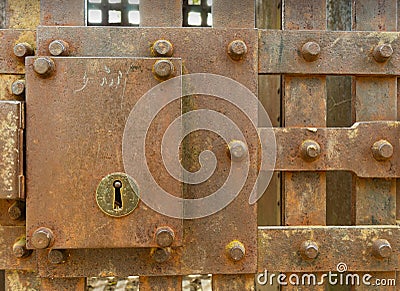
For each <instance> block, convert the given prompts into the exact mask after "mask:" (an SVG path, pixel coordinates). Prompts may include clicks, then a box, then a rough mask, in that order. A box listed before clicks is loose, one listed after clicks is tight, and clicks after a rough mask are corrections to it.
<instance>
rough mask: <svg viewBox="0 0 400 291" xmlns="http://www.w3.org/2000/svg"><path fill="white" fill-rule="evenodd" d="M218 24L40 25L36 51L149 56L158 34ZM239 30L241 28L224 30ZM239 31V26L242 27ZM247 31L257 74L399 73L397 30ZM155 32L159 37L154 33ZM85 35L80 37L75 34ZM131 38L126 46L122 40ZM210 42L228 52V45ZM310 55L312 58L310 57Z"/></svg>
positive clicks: (178, 51)
mask: <svg viewBox="0 0 400 291" xmlns="http://www.w3.org/2000/svg"><path fill="white" fill-rule="evenodd" d="M226 30H227V29H218V28H213V29H210V28H203V29H201V28H195V30H193V28H188V27H184V28H163V30H162V31H159V32H158V33H154V32H155V31H154V29H153V30H151V29H150V30H149V29H148V28H135V29H134V30H132V29H131V28H123V27H121V28H119V27H80V26H75V27H46V26H42V27H39V28H38V47H39V52H38V54H39V55H48V51H47V46H48V44H49V42H51V41H52V40H54V39H63V40H65V41H67V42H69V44H70V47H71V52H70V56H135V57H146V56H151V54H150V50H149V43H151V42H153V41H155V40H156V39H157V38H164V39H169V40H171V41H173V40H174V39H175V38H176V36H177V35H179V36H181V35H185V36H186V37H189V38H190V37H194V38H198V37H199V35H202V34H204V35H208V34H210V32H211V31H214V33H217V34H219V33H224V31H226ZM228 30H229V31H240V30H239V29H228ZM242 31H243V30H242ZM247 31H248V32H247V33H248V34H253V33H257V32H258V38H259V43H258V58H259V64H258V71H259V73H260V74H300V75H308V74H312V75H394V76H396V75H400V40H399V36H400V33H398V32H357V31H352V32H350V31H346V32H342V31H328V32H327V31H289V30H287V31H283V30H257V29H248V30H247ZM110 35H112V36H113V42H112V44H113V45H112V46H109V45H104V44H105V42H104V39H108V38H109V36H110ZM157 35H158V36H157ZM77 36H83V37H77ZM128 39H132V40H141V41H140V42H136V41H133V42H132V44H130V45H126V40H128ZM307 42H315V43H317V44H318V45H319V47H320V53H319V54H318V55H317V56H316V59H315V60H313V58H312V57H311V58H310V57H309V56H308V57H306V58H308V59H309V60H308V61H307V60H306V59H305V57H303V54H302V47H303V45H304V44H305V43H307ZM383 44H387V45H391V47H392V50H393V54H392V55H391V57H390V58H389V59H388V60H387V61H383V62H382V61H381V62H378V61H376V60H375V58H374V49H375V48H376V47H377V46H379V45H383ZM173 45H174V47H175V54H174V56H176V57H183V56H184V55H186V54H187V53H186V52H185V51H186V50H191V49H192V48H191V47H188V46H181V44H180V43H179V44H175V43H173ZM218 45H219V44H218V43H214V45H213V47H214V48H215V49H216V50H218V49H221V50H223V51H226V47H218ZM310 59H311V60H310Z"/></svg>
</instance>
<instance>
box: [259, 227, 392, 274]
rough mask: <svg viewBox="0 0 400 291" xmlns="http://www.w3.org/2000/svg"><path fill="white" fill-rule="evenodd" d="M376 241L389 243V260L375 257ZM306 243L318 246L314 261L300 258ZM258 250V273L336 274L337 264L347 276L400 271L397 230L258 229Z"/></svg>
mask: <svg viewBox="0 0 400 291" xmlns="http://www.w3.org/2000/svg"><path fill="white" fill-rule="evenodd" d="M377 239H386V240H387V241H389V242H390V245H391V247H392V254H391V255H390V258H389V259H378V258H376V257H375V256H374V252H373V244H374V241H375V240H377ZM308 240H312V241H314V242H315V243H316V244H317V245H318V250H319V254H318V256H317V257H316V258H315V259H314V260H306V259H304V258H303V257H302V255H301V245H302V244H303V243H304V242H305V241H308ZM258 246H259V253H258V256H259V257H258V269H259V271H260V272H263V271H264V270H268V271H270V272H275V271H276V272H315V271H322V272H323V271H336V270H337V269H336V267H337V265H338V264H339V263H345V264H346V265H347V267H348V271H349V272H355V271H388V270H399V268H400V263H399V260H400V228H399V227H396V226H379V227H374V226H365V227H358V226H357V227H354V226H347V227H344V226H340V227H333V226H332V227H322V226H321V227H318V226H307V227H271V228H260V229H259V232H258ZM332 246H334V247H332Z"/></svg>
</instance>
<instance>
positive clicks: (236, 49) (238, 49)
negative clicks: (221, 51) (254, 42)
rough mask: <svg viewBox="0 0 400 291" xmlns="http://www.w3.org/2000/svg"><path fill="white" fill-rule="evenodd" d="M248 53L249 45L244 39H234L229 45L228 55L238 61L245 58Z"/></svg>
mask: <svg viewBox="0 0 400 291" xmlns="http://www.w3.org/2000/svg"><path fill="white" fill-rule="evenodd" d="M246 53H247V45H246V43H245V42H244V41H243V40H240V39H238V40H234V41H232V42H231V43H230V44H229V45H228V55H229V56H230V57H231V59H232V60H235V61H238V60H241V59H243V57H244V56H245V55H246Z"/></svg>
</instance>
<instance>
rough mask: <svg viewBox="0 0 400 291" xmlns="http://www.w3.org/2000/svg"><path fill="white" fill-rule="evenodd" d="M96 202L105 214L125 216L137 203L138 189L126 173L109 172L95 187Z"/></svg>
mask: <svg viewBox="0 0 400 291" xmlns="http://www.w3.org/2000/svg"><path fill="white" fill-rule="evenodd" d="M96 202H97V205H98V206H99V207H100V209H101V210H102V211H103V212H104V213H105V214H107V215H110V216H113V217H122V216H126V215H128V214H130V213H132V211H133V210H135V208H136V207H137V205H138V203H139V189H138V187H137V185H136V183H135V181H133V179H132V178H131V177H129V176H128V175H126V174H124V173H113V174H109V175H107V176H106V177H104V178H103V179H102V180H101V181H100V183H99V186H98V187H97V190H96Z"/></svg>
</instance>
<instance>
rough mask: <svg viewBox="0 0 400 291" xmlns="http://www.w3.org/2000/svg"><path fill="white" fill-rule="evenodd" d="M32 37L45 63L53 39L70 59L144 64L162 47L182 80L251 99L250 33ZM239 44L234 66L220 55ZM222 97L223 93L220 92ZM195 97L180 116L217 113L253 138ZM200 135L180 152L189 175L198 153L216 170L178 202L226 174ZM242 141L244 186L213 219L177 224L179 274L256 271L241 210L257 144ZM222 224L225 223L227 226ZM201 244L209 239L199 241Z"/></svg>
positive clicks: (234, 111)
mask: <svg viewBox="0 0 400 291" xmlns="http://www.w3.org/2000/svg"><path fill="white" fill-rule="evenodd" d="M38 30H39V33H38V35H39V37H38V46H39V47H40V48H39V54H40V55H49V51H48V45H49V43H50V42H51V41H53V40H54V39H62V40H64V41H66V42H68V43H69V45H70V56H115V57H118V56H136V57H146V56H151V49H150V48H151V45H152V44H153V43H154V42H155V41H156V40H159V39H166V40H168V41H170V42H171V43H172V45H173V47H174V54H173V56H174V57H179V58H182V62H183V64H184V71H185V73H199V72H200V73H213V74H220V75H224V76H227V77H230V78H232V79H234V80H236V81H238V82H240V83H241V84H243V85H244V86H246V87H247V88H248V89H249V90H250V91H251V92H253V93H254V94H257V45H258V39H257V32H256V30H254V29H209V28H195V29H193V28H137V29H136V28H135V29H131V28H118V27H107V28H105V27H39V28H38ZM239 39H240V40H243V41H244V42H245V43H246V46H247V54H246V56H245V57H244V59H243V60H240V61H234V60H232V59H231V58H230V57H229V55H228V54H227V47H228V45H229V43H230V42H232V41H233V40H239ZM127 40H132V41H127ZM210 47H213V49H210ZM230 89H231V88H226V90H227V92H229V90H230ZM203 97H204V96H197V97H194V98H191V100H190V101H189V102H187V104H186V105H185V106H187V108H185V109H184V110H193V109H202V108H208V109H212V110H216V111H218V112H222V113H223V114H225V115H227V116H228V118H230V119H232V120H234V121H236V122H235V123H236V124H237V125H238V126H239V128H240V129H241V131H242V132H244V135H245V136H246V137H249V136H253V137H254V135H252V134H251V132H250V131H249V126H248V125H249V124H248V123H247V122H248V120H247V119H246V117H243V115H241V112H240V109H238V108H236V107H235V106H233V105H232V104H229V103H228V102H221V101H220V100H219V99H218V98H214V97H207V98H205V97H204V98H203ZM247 105H248V106H249V107H251V108H252V109H254V114H255V116H257V104H255V103H254V104H253V103H252V102H251V101H250V100H249V101H248V102H247ZM203 133H204V135H203ZM203 133H200V134H199V135H197V136H195V135H192V136H191V137H190V141H189V142H188V148H187V151H186V154H191V155H192V156H189V157H187V156H186V157H187V158H188V160H189V161H188V164H189V168H190V167H191V169H192V170H197V169H198V155H197V156H196V153H197V154H198V153H199V152H201V151H202V150H212V151H213V153H214V154H215V156H216V157H217V158H218V161H219V162H220V161H221V162H220V163H219V164H218V165H219V166H218V169H217V171H216V172H215V173H214V174H213V176H212V179H210V180H209V181H207V183H201V184H199V185H193V186H188V187H186V188H185V192H184V195H185V196H184V197H185V198H190V199H194V198H199V197H204V196H207V195H209V194H210V193H212V192H213V191H215V189H218V188H219V187H220V186H221V185H222V183H223V181H225V177H226V173H227V171H228V172H229V166H230V160H229V158H228V156H227V154H226V150H227V147H226V144H225V143H224V141H223V140H222V139H218V138H217V137H216V136H215V135H208V133H207V132H203ZM246 141H247V142H248V144H251V146H249V150H250V152H249V154H250V157H251V160H252V161H251V169H250V171H249V179H248V181H249V183H248V184H247V185H245V186H244V188H243V190H242V191H241V193H240V194H239V195H238V196H237V197H236V199H235V200H234V201H233V202H232V203H231V204H230V205H228V206H227V207H226V208H224V209H222V210H221V211H220V212H218V213H216V214H214V215H212V216H210V217H206V218H202V219H196V220H187V221H185V222H184V228H185V231H186V232H185V241H184V243H183V245H184V250H183V252H184V253H183V258H182V261H183V263H182V268H183V269H182V272H183V273H223V274H234V273H253V272H254V271H255V269H256V257H257V247H256V242H257V229H256V225H257V219H256V215H257V211H256V206H255V205H249V203H248V199H249V194H250V191H251V186H252V182H254V180H255V176H256V169H257V163H256V152H257V141H255V140H252V141H251V140H246ZM188 164H186V165H188ZM224 175H225V176H224ZM226 221H229V222H230V223H228V224H227V223H226ZM211 234H215V235H211ZM205 236H207V237H208V238H209V239H204V238H205ZM221 238H223V239H221ZM235 239H237V240H239V241H241V242H242V243H243V244H244V245H245V247H246V256H245V258H244V259H243V260H242V261H240V262H233V261H231V260H230V259H229V258H228V257H227V255H226V250H225V248H226V245H227V244H229V242H230V241H232V240H235Z"/></svg>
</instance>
